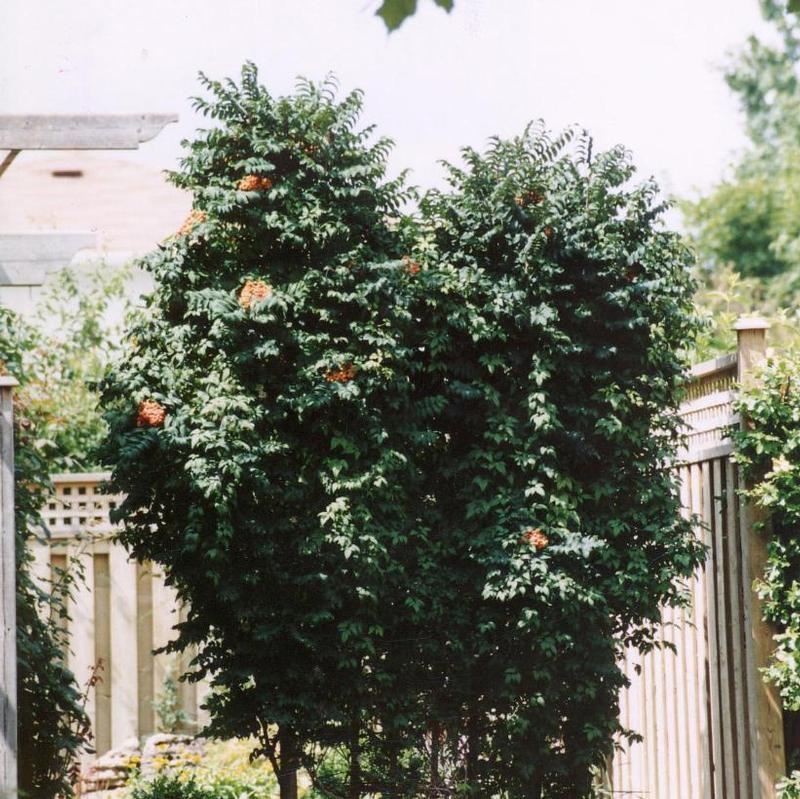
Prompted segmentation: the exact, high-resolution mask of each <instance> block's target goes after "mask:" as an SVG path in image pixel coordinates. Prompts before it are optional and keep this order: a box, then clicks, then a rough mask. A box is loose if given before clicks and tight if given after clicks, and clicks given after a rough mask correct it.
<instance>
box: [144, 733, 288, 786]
mask: <svg viewBox="0 0 800 799" xmlns="http://www.w3.org/2000/svg"><path fill="white" fill-rule="evenodd" d="M254 745H255V744H254V742H253V741H246V740H231V741H223V742H219V741H216V742H209V743H208V744H207V745H206V749H205V751H204V753H203V755H202V757H198V756H197V755H187V757H186V758H185V759H184V760H183V761H181V760H180V759H179V760H178V761H177V762H176V763H175V764H173V765H171V766H170V767H169V768H167V769H166V770H162V771H161V772H160V773H158V774H156V775H155V776H154V777H153V778H150V779H142V778H141V777H139V778H137V779H135V780H134V781H133V784H132V786H131V788H130V793H129V795H130V799H271V797H273V796H274V795H275V790H276V788H277V780H276V779H275V775H274V774H273V772H272V769H271V767H270V765H269V763H268V762H267V761H266V760H264V759H263V758H257V759H255V760H253V759H252V758H251V753H252V751H253V748H254ZM301 795H302V794H301Z"/></svg>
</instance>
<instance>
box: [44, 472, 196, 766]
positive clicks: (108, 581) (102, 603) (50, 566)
mask: <svg viewBox="0 0 800 799" xmlns="http://www.w3.org/2000/svg"><path fill="white" fill-rule="evenodd" d="M106 479H108V475H107V474H103V473H98V474H59V475H55V476H54V477H53V481H54V483H55V495H54V496H53V497H51V499H50V500H49V502H48V504H47V506H46V507H45V508H44V511H43V516H44V520H45V522H46V524H47V527H48V528H49V531H50V535H51V538H50V540H49V541H48V542H46V543H45V542H41V541H36V542H33V543H32V546H33V555H34V572H35V575H36V577H37V578H38V579H39V580H40V581H41V582H42V584H43V585H49V582H50V581H51V580H53V579H56V580H57V579H58V573H59V570H69V569H73V570H80V571H81V572H82V574H83V577H82V579H81V580H79V581H78V584H77V590H76V591H75V594H74V598H73V599H72V600H71V601H70V602H69V615H70V617H71V619H70V621H69V622H68V625H69V629H68V634H69V641H70V646H69V651H68V653H67V654H66V659H67V663H68V665H69V667H70V668H71V669H72V671H73V672H74V673H75V675H76V677H77V679H78V681H79V683H81V684H85V683H86V681H87V680H88V679H89V677H90V676H91V674H92V672H93V670H94V669H95V668H96V666H97V664H100V665H101V668H100V671H99V677H100V682H98V683H97V685H96V686H95V687H94V688H92V689H90V690H89V692H88V702H87V710H88V713H89V717H90V719H91V721H92V729H93V731H94V735H95V745H96V749H97V752H98V754H102V753H103V752H105V751H107V750H108V749H111V748H113V747H116V746H119V745H120V744H121V743H123V742H124V741H125V740H127V739H129V738H131V737H139V736H142V735H147V734H149V733H152V732H155V731H156V730H157V729H158V723H159V719H158V714H157V712H156V703H157V701H158V700H160V699H163V697H164V688H165V682H166V680H167V678H168V676H169V675H170V673H173V674H174V676H175V677H176V678H177V676H178V675H179V674H180V673H182V672H183V671H185V667H186V663H185V662H181V661H180V660H177V659H176V658H175V656H174V655H158V656H154V655H153V654H152V653H153V650H154V649H156V648H158V647H160V646H162V645H163V644H165V643H166V642H167V641H168V640H170V638H172V637H174V633H173V632H172V627H173V626H174V625H175V624H176V623H177V622H178V621H179V620H180V619H181V613H182V611H181V608H180V607H179V606H178V603H177V601H176V598H175V595H174V593H173V592H172V590H171V589H169V588H168V587H167V586H165V584H164V579H163V575H162V574H161V573H160V572H159V571H158V570H157V569H155V568H153V567H151V566H149V565H142V564H137V563H136V562H134V561H132V560H129V558H128V555H127V553H126V551H125V549H124V548H123V547H122V546H121V545H120V544H118V543H114V542H113V541H112V540H111V539H112V537H113V534H114V532H115V530H114V527H113V525H112V524H111V523H110V521H109V511H110V510H111V509H113V508H114V507H115V505H116V503H117V502H118V501H119V498H118V497H114V496H109V495H107V494H105V493H103V490H102V484H103V482H104V481H105V480H106ZM203 693H204V686H203V685H202V684H200V685H197V684H193V683H179V685H178V696H177V703H176V705H175V706H174V709H179V710H181V711H183V713H185V715H186V717H187V721H186V722H185V723H184V724H183V725H181V727H182V729H184V730H186V731H192V730H193V729H196V728H197V726H198V725H199V724H202V723H203V721H204V719H203V718H202V711H201V710H200V708H199V705H200V703H201V702H202V699H203Z"/></svg>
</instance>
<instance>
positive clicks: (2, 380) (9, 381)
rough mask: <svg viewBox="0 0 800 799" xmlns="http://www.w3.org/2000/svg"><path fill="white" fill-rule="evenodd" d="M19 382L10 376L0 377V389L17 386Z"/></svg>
mask: <svg viewBox="0 0 800 799" xmlns="http://www.w3.org/2000/svg"><path fill="white" fill-rule="evenodd" d="M18 385H19V380H17V378H16V377H11V375H0V388H5V387H7V386H18Z"/></svg>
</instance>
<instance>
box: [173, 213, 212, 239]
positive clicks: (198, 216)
mask: <svg viewBox="0 0 800 799" xmlns="http://www.w3.org/2000/svg"><path fill="white" fill-rule="evenodd" d="M205 221H206V213H205V211H198V210H197V209H194V210H193V211H192V212H191V213H190V214H189V216H187V217H186V219H185V220H184V222H183V224H182V225H181V226H180V227H179V228H178V235H179V236H187V235H188V234H189V233H191V232H192V231H193V230H194V229H195V227H196V226H197V225H199V224H200V223H201V222H205Z"/></svg>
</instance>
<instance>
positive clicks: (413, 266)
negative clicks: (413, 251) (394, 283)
mask: <svg viewBox="0 0 800 799" xmlns="http://www.w3.org/2000/svg"><path fill="white" fill-rule="evenodd" d="M403 264H404V268H405V270H406V272H407V273H408V274H409V275H416V274H419V271H420V269H422V267H421V266H420V265H419V264H418V263H417V262H416V261H414V260H412V259H411V256H410V255H404V256H403Z"/></svg>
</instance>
